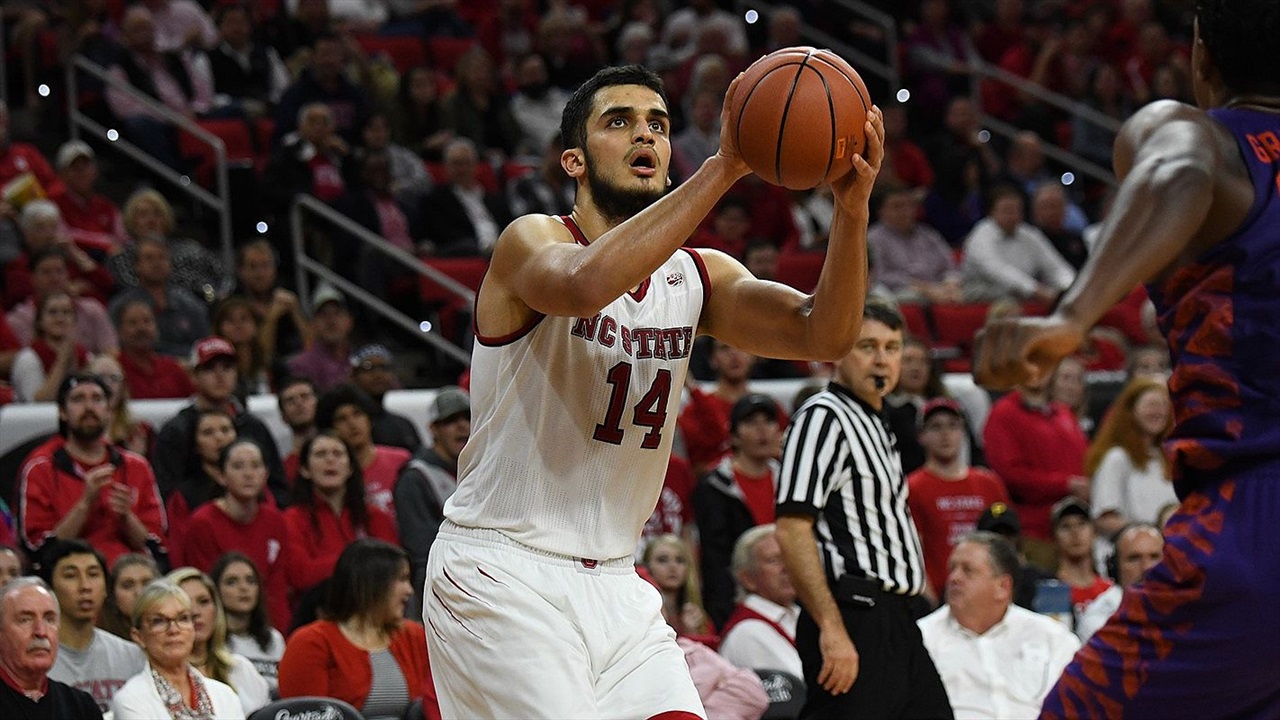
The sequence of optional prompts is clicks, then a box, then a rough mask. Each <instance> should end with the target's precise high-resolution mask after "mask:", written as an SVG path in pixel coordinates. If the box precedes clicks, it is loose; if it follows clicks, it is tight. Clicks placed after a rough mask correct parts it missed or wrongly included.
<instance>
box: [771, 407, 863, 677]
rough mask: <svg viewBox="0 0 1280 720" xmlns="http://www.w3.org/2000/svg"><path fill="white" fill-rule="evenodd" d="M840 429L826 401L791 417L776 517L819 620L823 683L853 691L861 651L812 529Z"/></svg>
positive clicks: (794, 574)
mask: <svg viewBox="0 0 1280 720" xmlns="http://www.w3.org/2000/svg"><path fill="white" fill-rule="evenodd" d="M838 428H839V423H837V422H835V418H834V417H833V415H832V412H831V410H830V408H827V407H824V406H821V405H817V406H809V407H806V408H805V409H804V410H802V411H801V412H799V413H797V414H796V416H795V417H793V418H792V420H791V427H789V428H787V436H786V439H785V440H784V441H783V444H782V465H781V467H780V468H779V471H778V497H777V520H776V526H777V536H778V545H779V546H780V547H781V549H782V561H783V563H784V564H785V565H786V567H787V574H788V575H790V577H791V584H792V585H794V586H795V588H796V594H797V595H799V597H800V603H801V604H802V605H804V608H805V610H806V611H808V613H809V615H810V616H812V617H813V619H814V622H815V623H817V625H818V630H819V635H818V646H819V649H820V650H821V651H822V669H821V670H820V671H819V672H818V684H819V685H821V686H822V687H823V688H824V689H825V690H826V691H827V692H829V693H831V694H832V695H840V694H843V693H846V692H848V691H849V688H851V687H853V681H854V680H856V679H857V678H858V651H857V649H855V648H854V646H853V641H852V640H850V639H849V631H848V630H847V629H845V626H844V618H843V617H842V616H841V614H840V607H839V606H838V605H837V604H836V600H835V597H834V596H833V595H832V594H831V588H830V587H828V585H827V575H826V572H825V571H824V570H823V567H822V559H821V556H820V555H819V552H818V543H817V540H815V539H814V532H813V526H814V523H815V522H816V518H817V516H818V513H820V512H821V511H822V508H823V507H824V506H825V505H826V502H827V497H828V493H829V491H830V490H831V487H830V484H831V480H832V476H833V469H834V467H835V466H838V465H839V461H838V460H837V459H836V458H835V457H834V456H833V449H834V448H838V447H840V446H841V443H840V442H839V437H838V435H839V429H838Z"/></svg>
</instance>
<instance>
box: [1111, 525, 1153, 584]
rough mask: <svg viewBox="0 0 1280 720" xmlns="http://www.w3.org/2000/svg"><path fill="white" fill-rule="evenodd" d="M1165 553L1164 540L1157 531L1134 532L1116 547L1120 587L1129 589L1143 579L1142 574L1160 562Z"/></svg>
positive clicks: (1141, 530)
mask: <svg viewBox="0 0 1280 720" xmlns="http://www.w3.org/2000/svg"><path fill="white" fill-rule="evenodd" d="M1163 553H1164V538H1163V537H1161V535H1160V533H1158V532H1156V531H1155V530H1152V529H1149V528H1146V529H1140V530H1133V531H1131V532H1129V533H1128V537H1127V538H1125V540H1124V542H1121V543H1119V544H1118V546H1117V547H1116V566H1117V568H1118V569H1119V571H1120V573H1119V575H1120V587H1126V588H1127V587H1129V586H1130V585H1133V584H1134V583H1136V582H1138V581H1139V580H1141V579H1142V574H1143V573H1145V572H1146V571H1147V570H1150V569H1151V568H1152V567H1153V566H1154V565H1156V563H1159V562H1160V556H1161V555H1162V554H1163Z"/></svg>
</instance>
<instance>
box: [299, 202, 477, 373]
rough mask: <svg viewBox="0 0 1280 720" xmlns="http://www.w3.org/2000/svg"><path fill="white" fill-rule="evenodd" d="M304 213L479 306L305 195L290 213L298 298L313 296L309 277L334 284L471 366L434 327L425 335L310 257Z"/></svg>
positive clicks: (471, 295)
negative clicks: (304, 225)
mask: <svg viewBox="0 0 1280 720" xmlns="http://www.w3.org/2000/svg"><path fill="white" fill-rule="evenodd" d="M304 210H306V211H308V212H310V213H313V214H315V215H316V216H318V217H320V218H321V219H323V220H325V221H326V222H328V223H330V224H331V225H333V226H335V227H337V228H338V229H339V230H342V231H343V232H346V233H350V234H351V235H352V236H354V237H355V238H356V239H358V240H359V241H360V242H362V243H364V244H365V245H367V246H368V247H372V248H374V249H375V250H377V251H378V252H380V253H382V254H383V255H385V256H386V257H389V258H391V259H392V260H394V261H395V262H397V263H398V264H400V265H402V266H404V267H406V268H408V269H409V270H411V271H413V272H414V273H417V274H418V275H420V276H422V277H425V278H427V279H429V280H431V281H432V282H434V283H436V284H438V285H439V286H440V287H442V288H443V289H444V290H445V291H446V292H448V293H450V294H452V295H454V296H456V297H457V298H458V299H460V300H462V301H464V302H465V303H466V305H467V307H468V308H474V307H475V302H476V294H475V292H474V291H472V290H471V288H469V287H467V286H466V285H463V284H462V283H460V282H458V281H457V280H454V279H453V278H451V277H449V276H448V275H446V274H444V273H443V272H440V271H439V270H437V269H436V268H433V267H431V266H430V265H428V264H426V263H425V262H423V261H422V260H420V259H418V258H417V257H415V256H414V255H412V254H411V253H408V252H405V251H404V250H403V249H401V248H398V247H396V246H395V245H392V244H391V243H389V242H387V241H386V240H385V239H383V238H382V237H381V236H379V235H378V234H377V233H374V232H372V231H371V230H369V229H368V228H366V227H364V226H363V225H360V224H359V223H357V222H355V221H354V220H352V219H351V218H349V217H347V216H346V215H343V214H342V213H340V212H338V211H337V210H334V209H333V208H332V207H330V206H328V205H326V204H324V203H322V202H320V201H319V200H317V199H316V198H315V197H313V196H311V195H306V194H299V195H297V196H296V197H294V200H293V207H292V208H291V210H290V214H291V221H292V225H293V229H292V232H293V256H294V272H295V274H296V276H295V277H296V282H297V288H298V295H299V296H300V297H310V296H311V293H310V278H309V277H308V274H310V275H315V276H317V277H319V278H321V279H322V280H324V281H326V282H329V283H331V284H332V285H333V286H334V287H336V288H338V289H339V290H341V291H343V292H344V293H346V295H347V296H348V297H351V298H355V299H356V300H357V301H359V302H360V303H361V304H363V305H365V306H367V307H369V308H372V309H373V310H375V311H377V312H378V313H380V314H381V315H382V316H383V317H385V318H387V319H388V320H390V321H391V322H394V323H395V324H396V325H399V326H400V327H402V328H404V329H405V330H408V331H409V332H410V333H411V334H413V335H416V336H418V337H421V338H422V340H423V341H424V342H426V343H427V344H429V345H431V346H433V347H434V348H436V349H437V350H439V351H441V352H443V353H444V354H446V355H448V356H449V357H450V358H453V359H454V360H457V361H458V362H460V363H462V364H463V365H469V364H470V363H471V353H469V352H467V351H466V350H464V349H463V348H461V347H459V346H458V345H456V344H454V343H452V342H450V341H449V340H448V339H447V338H445V337H444V336H443V335H442V334H441V333H440V328H438V327H432V328H431V329H430V330H429V331H424V330H423V329H422V326H421V324H420V322H416V321H414V319H413V318H411V317H409V316H408V315H406V314H404V313H403V312H401V311H400V310H398V309H396V308H395V307H392V306H391V305H390V304H389V303H387V302H386V301H385V300H383V299H382V298H379V297H377V296H376V295H374V294H373V293H371V292H369V291H368V290H366V289H364V288H362V287H360V286H359V285H357V284H356V283H353V282H351V281H350V280H348V279H346V278H344V277H343V276H342V275H340V274H338V273H336V272H334V271H333V270H331V269H330V268H328V267H326V266H325V265H324V264H322V263H320V262H318V261H316V260H315V259H313V258H312V257H311V256H309V255H307V248H306V240H305V237H304V235H305V232H304V227H303V211H304Z"/></svg>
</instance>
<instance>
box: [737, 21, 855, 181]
mask: <svg viewBox="0 0 1280 720" xmlns="http://www.w3.org/2000/svg"><path fill="white" fill-rule="evenodd" d="M870 110H871V98H870V97H869V96H868V95H867V86H866V85H865V84H864V83H863V82H862V78H861V77H859V75H858V72H857V71H856V70H854V69H853V67H851V66H850V65H849V63H847V62H845V61H844V60H843V59H842V58H841V57H840V56H838V55H836V54H835V53H833V52H831V51H830V50H819V49H817V48H811V47H790V48H783V49H781V50H775V51H774V52H771V53H769V54H768V55H765V56H764V57H762V58H760V59H759V60H757V61H755V62H754V63H752V64H751V67H749V68H747V71H746V72H745V73H744V74H743V77H742V80H741V81H740V82H739V83H738V87H737V89H736V91H735V92H734V96H733V99H732V101H731V105H730V108H729V122H730V127H731V128H732V132H733V137H734V139H735V140H736V141H737V145H738V150H739V152H741V153H742V159H743V160H745V161H746V163H747V165H748V166H749V167H750V168H751V170H752V172H754V173H755V174H756V175H759V176H760V177H762V178H764V179H765V180H766V181H768V182H770V183H773V184H774V185H781V186H782V187H785V188H789V189H791V190H807V189H809V188H812V187H817V186H818V185H821V184H823V183H829V182H831V181H833V180H838V179H839V178H840V177H841V176H843V175H844V174H845V173H847V172H849V170H851V169H852V168H853V165H852V163H851V162H850V157H851V155H852V154H853V153H860V152H862V150H863V148H864V147H865V145H866V135H865V132H864V125H865V124H866V121H867V113H868V112H869V111H870Z"/></svg>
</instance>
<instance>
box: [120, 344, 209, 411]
mask: <svg viewBox="0 0 1280 720" xmlns="http://www.w3.org/2000/svg"><path fill="white" fill-rule="evenodd" d="M120 368H121V369H122V370H124V381H125V385H127V386H128V388H129V398H130V399H132V400H165V399H169V398H185V397H190V396H192V395H194V394H195V391H196V386H195V383H193V382H191V376H190V375H188V374H187V371H186V370H183V369H182V366H181V365H179V364H178V361H176V360H174V359H173V358H171V357H165V356H164V355H159V354H157V353H154V352H152V353H148V354H142V355H135V354H134V353H131V352H128V351H123V350H122V351H121V352H120Z"/></svg>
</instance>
